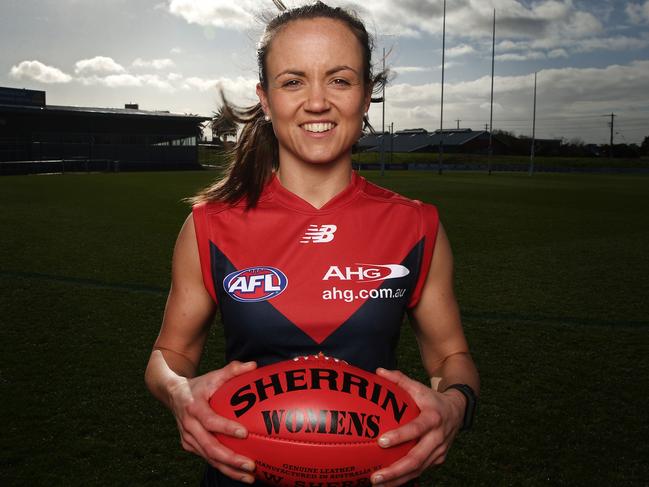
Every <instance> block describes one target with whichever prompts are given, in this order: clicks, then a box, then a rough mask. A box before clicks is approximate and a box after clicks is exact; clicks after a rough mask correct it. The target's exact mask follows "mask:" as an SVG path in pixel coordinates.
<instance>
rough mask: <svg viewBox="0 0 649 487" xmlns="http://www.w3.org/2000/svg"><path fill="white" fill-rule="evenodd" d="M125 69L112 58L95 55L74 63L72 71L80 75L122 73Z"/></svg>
mask: <svg viewBox="0 0 649 487" xmlns="http://www.w3.org/2000/svg"><path fill="white" fill-rule="evenodd" d="M125 71H126V70H125V69H124V67H123V66H122V65H121V64H118V63H116V62H115V61H114V60H113V58H110V57H105V56H95V57H93V58H90V59H82V60H80V61H77V62H76V63H75V65H74V72H75V73H77V74H78V75H80V76H88V75H107V74H114V73H123V72H125Z"/></svg>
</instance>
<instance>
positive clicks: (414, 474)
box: [375, 473, 419, 487]
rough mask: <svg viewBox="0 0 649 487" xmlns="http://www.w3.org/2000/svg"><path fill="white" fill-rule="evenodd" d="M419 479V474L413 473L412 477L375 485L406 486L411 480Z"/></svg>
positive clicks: (384, 486) (382, 486) (388, 486)
mask: <svg viewBox="0 0 649 487" xmlns="http://www.w3.org/2000/svg"><path fill="white" fill-rule="evenodd" d="M417 477H419V474H418V473H412V474H410V475H405V476H403V477H399V478H397V479H394V480H390V481H387V482H381V483H379V484H375V485H376V487H397V486H400V485H403V484H405V483H406V482H408V481H409V480H412V479H416V478H417Z"/></svg>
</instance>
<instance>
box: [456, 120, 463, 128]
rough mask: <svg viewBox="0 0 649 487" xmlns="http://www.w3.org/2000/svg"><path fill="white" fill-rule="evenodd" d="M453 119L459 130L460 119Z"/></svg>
mask: <svg viewBox="0 0 649 487" xmlns="http://www.w3.org/2000/svg"><path fill="white" fill-rule="evenodd" d="M455 121H456V122H457V129H458V130H460V122H461V121H462V120H460V119H456V120H455Z"/></svg>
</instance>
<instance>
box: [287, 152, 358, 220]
mask: <svg viewBox="0 0 649 487" xmlns="http://www.w3.org/2000/svg"><path fill="white" fill-rule="evenodd" d="M277 179H279V182H280V183H281V184H282V186H283V187H284V188H286V189H287V190H289V191H290V192H291V193H293V194H295V195H297V196H299V197H300V198H302V199H303V200H305V201H307V202H308V203H309V204H310V205H312V206H313V207H315V208H318V209H319V208H322V207H323V206H324V205H325V204H326V203H327V202H328V201H329V200H331V199H332V198H333V197H334V196H336V195H337V194H338V193H340V192H341V191H343V190H344V189H345V188H346V187H347V186H348V185H349V183H350V182H351V179H352V168H351V164H347V165H341V164H338V165H334V166H330V165H328V164H323V165H318V164H312V165H308V166H305V165H301V167H299V168H294V167H291V168H287V167H284V165H282V164H281V163H280V167H279V169H278V170H277Z"/></svg>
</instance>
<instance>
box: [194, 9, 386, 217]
mask: <svg viewBox="0 0 649 487" xmlns="http://www.w3.org/2000/svg"><path fill="white" fill-rule="evenodd" d="M273 2H274V3H275V5H276V6H277V7H278V8H279V9H280V11H281V13H280V14H279V15H276V16H275V17H273V18H271V19H270V20H269V21H268V22H267V24H266V28H265V30H264V33H263V35H262V37H261V40H260V41H259V43H258V45H257V65H258V68H259V82H260V83H261V85H262V86H263V87H264V89H267V88H268V79H267V77H266V59H267V57H268V52H269V50H270V46H271V43H272V41H273V39H274V38H275V36H276V35H277V34H278V33H279V32H280V31H281V30H282V28H283V27H285V26H286V25H287V24H288V23H289V22H292V21H296V20H305V19H316V18H329V19H334V20H338V21H341V22H343V23H344V24H345V25H347V27H349V29H350V30H351V31H352V33H353V34H354V35H355V36H356V38H357V39H358V42H359V43H360V44H361V48H362V50H363V81H364V83H365V89H366V90H369V89H372V90H373V94H378V93H380V91H381V90H382V88H383V86H384V85H385V83H386V82H387V73H386V72H385V71H382V72H380V73H379V74H377V75H373V72H372V48H373V40H372V37H371V36H370V35H369V34H368V32H367V30H366V29H365V25H364V24H363V22H362V21H361V20H360V19H359V18H358V16H357V15H356V14H355V13H354V12H352V11H349V10H346V9H343V8H340V7H335V8H334V7H330V6H328V5H326V4H325V3H323V2H320V1H318V2H316V3H313V4H311V5H305V6H302V7H296V8H292V9H287V8H286V7H285V6H284V4H283V3H282V2H281V0H273ZM221 97H222V99H223V114H224V116H225V117H228V118H229V119H230V120H232V121H234V122H237V123H240V124H243V129H242V130H241V134H240V135H239V138H238V140H237V142H236V144H235V146H234V148H233V150H232V151H231V152H230V153H229V158H230V160H229V163H228V166H227V167H226V169H225V173H224V176H223V178H222V179H220V180H218V181H216V182H215V183H214V184H212V185H211V186H208V187H207V188H205V189H204V190H202V191H201V192H199V193H198V194H197V195H196V196H194V197H193V198H190V199H189V201H190V202H192V203H199V202H203V201H224V202H227V203H230V204H235V203H237V202H239V201H241V200H243V199H244V198H245V199H246V206H247V207H248V208H251V207H254V206H255V205H256V204H257V201H258V200H259V197H260V195H261V192H262V190H263V188H264V185H265V184H266V183H267V182H268V180H269V179H270V177H271V176H272V174H273V171H275V170H277V169H278V168H279V144H278V142H277V138H276V137H275V133H274V132H273V126H272V124H271V123H270V122H268V121H267V120H266V119H265V118H264V117H265V114H264V111H263V109H262V107H261V103H258V104H257V105H255V106H252V107H248V108H238V107H235V106H233V105H231V104H229V103H228V102H227V100H226V99H225V96H224V95H223V92H222V91H221ZM372 101H373V102H376V101H382V99H381V98H372ZM363 124H364V126H363V128H369V129H370V130H372V131H373V129H372V127H371V125H370V123H369V120H368V119H367V117H364V118H363Z"/></svg>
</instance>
